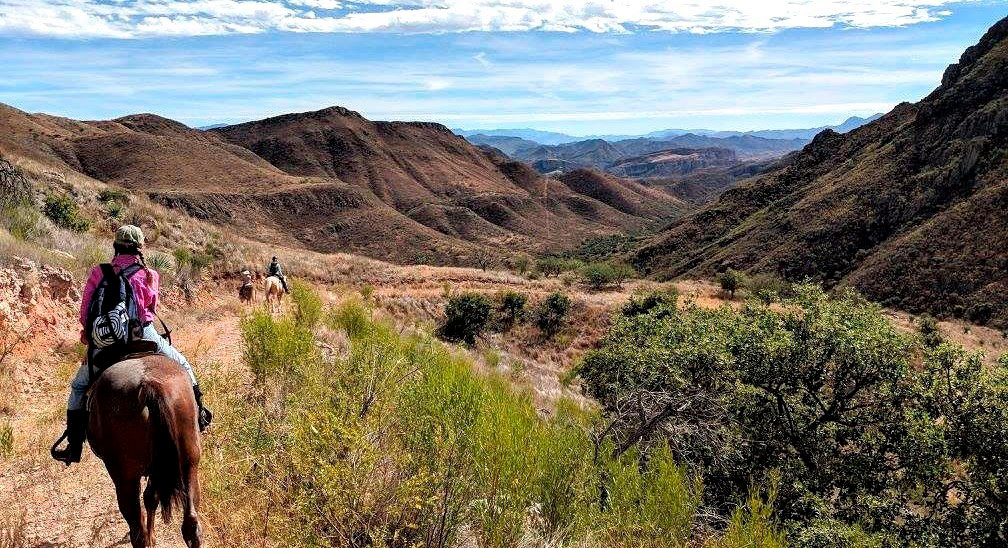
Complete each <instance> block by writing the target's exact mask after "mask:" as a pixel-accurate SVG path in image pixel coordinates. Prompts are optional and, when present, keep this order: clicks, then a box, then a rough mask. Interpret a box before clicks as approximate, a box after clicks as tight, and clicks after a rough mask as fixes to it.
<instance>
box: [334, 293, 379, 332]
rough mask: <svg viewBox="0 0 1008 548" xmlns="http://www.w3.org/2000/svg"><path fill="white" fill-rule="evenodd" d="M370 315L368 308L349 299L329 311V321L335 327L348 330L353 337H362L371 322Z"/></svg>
mask: <svg viewBox="0 0 1008 548" xmlns="http://www.w3.org/2000/svg"><path fill="white" fill-rule="evenodd" d="M370 316H371V315H370V313H369V312H368V310H367V309H365V308H364V307H363V306H361V305H360V304H359V303H355V302H352V301H347V302H345V303H343V304H341V305H340V306H339V307H338V308H336V309H334V310H331V311H330V312H329V314H328V316H327V323H328V325H329V327H331V328H333V329H342V330H344V331H346V333H347V335H348V336H350V337H351V338H354V337H362V336H364V334H365V332H366V331H367V329H368V325H369V324H370V323H371V317H370Z"/></svg>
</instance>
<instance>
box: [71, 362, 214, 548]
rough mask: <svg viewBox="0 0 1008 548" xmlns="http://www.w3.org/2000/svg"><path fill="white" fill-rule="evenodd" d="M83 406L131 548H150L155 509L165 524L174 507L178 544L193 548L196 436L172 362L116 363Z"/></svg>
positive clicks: (192, 404)
mask: <svg viewBox="0 0 1008 548" xmlns="http://www.w3.org/2000/svg"><path fill="white" fill-rule="evenodd" d="M88 405H89V406H90V410H91V412H90V414H89V424H88V441H89V442H90V444H91V449H92V450H93V451H94V453H95V455H97V456H98V458H100V459H101V460H102V461H104V463H105V469H106V470H108V473H109V476H111V478H112V482H113V483H114V484H115V490H116V499H117V500H118V503H119V511H120V512H121V513H122V516H123V518H125V520H126V523H127V524H128V525H129V536H130V542H131V543H132V545H133V547H134V548H141V547H147V546H153V545H154V513H155V512H156V511H157V508H158V505H159V504H160V506H161V514H162V517H163V519H164V521H165V523H168V522H170V520H171V513H172V509H173V508H179V507H181V509H182V538H183V539H185V542H186V546H188V547H189V548H199V546H200V544H201V542H202V531H201V528H200V523H199V514H198V509H199V498H200V483H199V475H198V474H197V468H198V466H199V460H200V452H201V450H200V434H199V428H198V426H197V424H196V399H195V397H194V396H193V389H192V385H191V384H190V383H189V377H187V376H186V374H185V372H184V371H183V370H182V368H181V367H179V364H177V363H175V362H174V361H173V360H172V359H170V358H168V357H165V356H161V355H150V356H144V357H140V358H133V359H126V360H124V361H121V362H119V363H116V364H115V365H113V366H111V367H109V368H108V369H107V370H106V371H105V372H104V373H103V374H102V376H101V377H99V378H98V380H97V381H95V383H94V386H93V387H92V388H91V390H90V393H89V397H88ZM145 476H146V478H147V485H146V487H145V488H144V490H143V505H144V508H145V509H146V510H147V515H146V519H144V515H143V512H142V511H141V508H140V483H141V480H142V478H143V477H145Z"/></svg>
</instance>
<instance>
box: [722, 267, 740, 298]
mask: <svg viewBox="0 0 1008 548" xmlns="http://www.w3.org/2000/svg"><path fill="white" fill-rule="evenodd" d="M718 283H719V284H721V290H722V291H724V292H725V293H728V294H729V295H731V298H733V299H734V298H735V292H736V291H738V290H739V288H740V287H742V286H743V285H744V284H745V274H743V273H741V272H739V271H738V270H735V269H734V268H729V269H728V270H725V271H724V272H722V273H720V274H718Z"/></svg>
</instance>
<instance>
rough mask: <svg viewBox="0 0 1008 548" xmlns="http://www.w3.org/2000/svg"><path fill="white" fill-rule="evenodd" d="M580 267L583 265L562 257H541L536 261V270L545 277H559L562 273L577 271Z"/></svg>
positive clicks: (575, 260)
mask: <svg viewBox="0 0 1008 548" xmlns="http://www.w3.org/2000/svg"><path fill="white" fill-rule="evenodd" d="M582 266H584V263H582V262H581V261H579V260H577V259H568V258H564V257H543V258H541V259H539V260H537V261H536V269H537V270H539V272H542V274H543V276H547V277H548V276H559V275H560V274H561V273H563V272H567V271H570V270H577V269H579V268H581V267H582Z"/></svg>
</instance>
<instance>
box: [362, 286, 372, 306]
mask: <svg viewBox="0 0 1008 548" xmlns="http://www.w3.org/2000/svg"><path fill="white" fill-rule="evenodd" d="M360 295H361V298H362V299H364V302H370V301H371V297H373V296H374V286H373V285H371V284H364V285H362V286H361V288H360Z"/></svg>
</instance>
